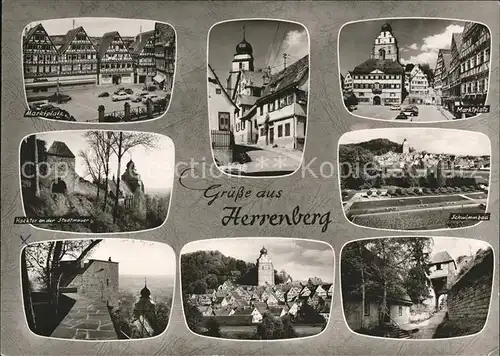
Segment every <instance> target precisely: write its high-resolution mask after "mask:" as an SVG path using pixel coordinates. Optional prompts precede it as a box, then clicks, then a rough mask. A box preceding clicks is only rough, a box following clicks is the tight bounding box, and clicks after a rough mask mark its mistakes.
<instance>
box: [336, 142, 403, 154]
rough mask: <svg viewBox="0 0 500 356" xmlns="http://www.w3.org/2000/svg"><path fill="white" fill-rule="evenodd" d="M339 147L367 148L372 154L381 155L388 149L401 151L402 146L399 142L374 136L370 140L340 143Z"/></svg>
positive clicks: (388, 150)
mask: <svg viewBox="0 0 500 356" xmlns="http://www.w3.org/2000/svg"><path fill="white" fill-rule="evenodd" d="M340 147H345V148H357V149H362V150H368V151H370V152H371V153H372V154H373V155H375V156H377V155H383V154H385V153H387V152H390V151H392V152H401V147H402V146H401V144H399V143H396V142H393V141H391V140H388V139H386V138H375V139H373V140H370V141H365V142H359V143H349V144H346V145H340Z"/></svg>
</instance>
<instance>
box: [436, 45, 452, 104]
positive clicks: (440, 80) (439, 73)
mask: <svg viewBox="0 0 500 356" xmlns="http://www.w3.org/2000/svg"><path fill="white" fill-rule="evenodd" d="M450 54H451V52H450V50H449V49H440V50H439V52H438V57H437V60H436V68H435V69H434V92H435V95H436V105H441V104H442V97H443V86H444V85H445V83H444V80H445V78H446V75H447V63H448V62H449V59H448V61H446V60H445V57H449V56H450Z"/></svg>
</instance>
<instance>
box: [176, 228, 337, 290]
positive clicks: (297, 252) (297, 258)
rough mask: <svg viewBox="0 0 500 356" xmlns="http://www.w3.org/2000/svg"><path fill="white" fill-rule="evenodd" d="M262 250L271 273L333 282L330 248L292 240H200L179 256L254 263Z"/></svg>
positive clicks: (299, 278)
mask: <svg viewBox="0 0 500 356" xmlns="http://www.w3.org/2000/svg"><path fill="white" fill-rule="evenodd" d="M263 246H264V247H265V248H266V249H267V251H268V252H267V253H268V255H269V256H270V257H271V260H272V262H273V265H274V269H275V270H277V271H278V272H279V271H281V270H282V269H283V270H285V271H286V272H287V273H288V274H289V275H290V276H292V279H293V280H299V281H301V280H307V279H309V278H310V277H319V278H321V279H322V280H323V282H325V283H332V282H333V271H334V254H333V250H332V248H331V247H330V246H329V245H327V244H325V243H321V242H317V241H309V240H298V239H291V238H285V239H278V238H275V239H272V238H245V239H216V240H200V241H196V242H192V243H189V244H187V245H185V246H184V247H183V248H182V251H181V254H185V253H190V252H196V251H217V250H218V251H219V252H221V253H222V254H223V255H225V256H229V257H233V258H236V259H241V260H243V261H246V262H252V263H255V262H256V260H257V258H259V255H260V250H261V248H262V247H263ZM181 272H182V271H181Z"/></svg>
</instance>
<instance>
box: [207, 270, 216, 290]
mask: <svg viewBox="0 0 500 356" xmlns="http://www.w3.org/2000/svg"><path fill="white" fill-rule="evenodd" d="M205 283H206V285H207V288H210V289H214V288H217V287H218V285H219V280H218V279H217V276H216V275H215V274H213V273H210V274H209V275H208V276H207V277H206V278H205Z"/></svg>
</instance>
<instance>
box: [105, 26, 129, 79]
mask: <svg viewBox="0 0 500 356" xmlns="http://www.w3.org/2000/svg"><path fill="white" fill-rule="evenodd" d="M98 59H99V73H98V80H97V82H98V84H99V85H110V84H115V85H117V84H132V83H133V82H134V60H133V59H132V56H131V54H130V52H129V50H128V47H127V45H126V44H125V42H124V41H123V40H122V38H121V36H120V34H119V33H118V31H113V32H107V33H105V34H104V35H103V36H102V38H101V42H100V43H99V51H98Z"/></svg>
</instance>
